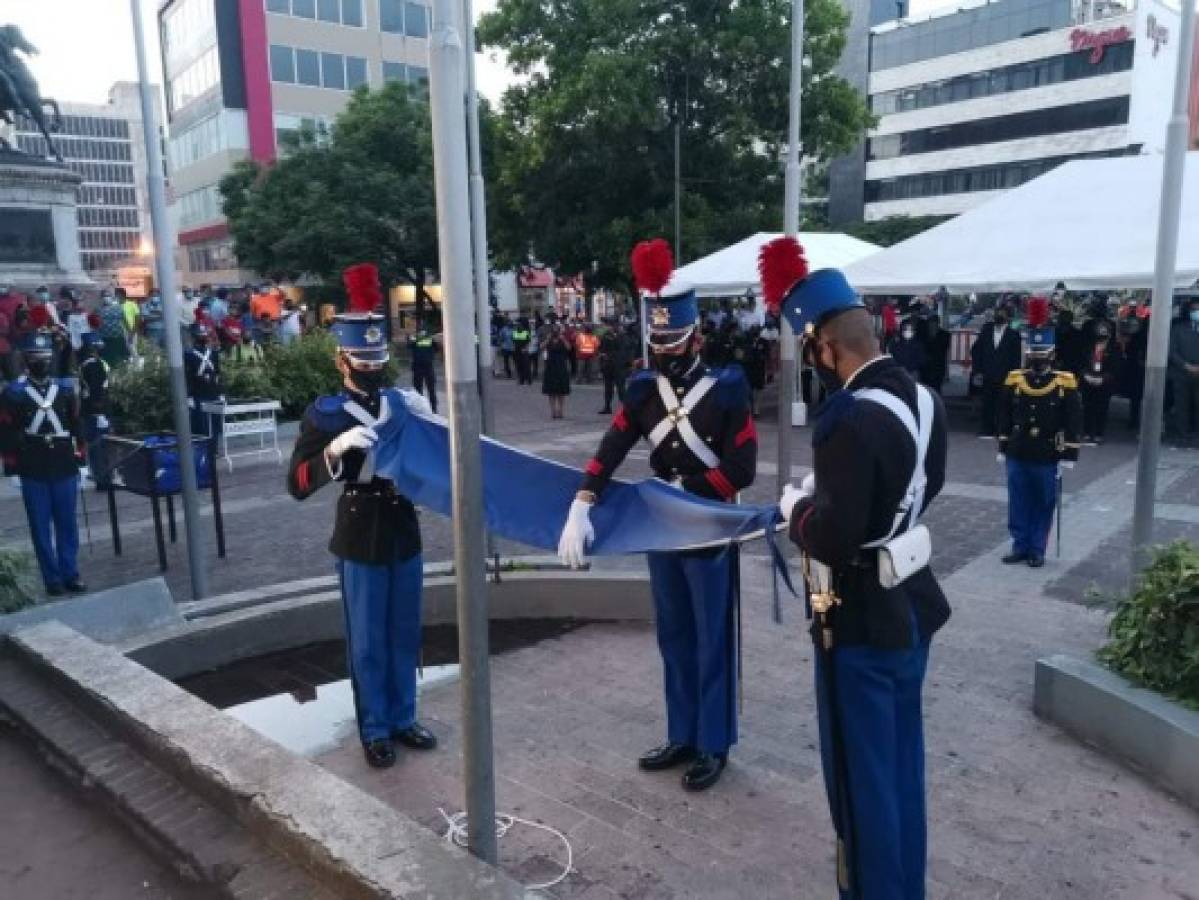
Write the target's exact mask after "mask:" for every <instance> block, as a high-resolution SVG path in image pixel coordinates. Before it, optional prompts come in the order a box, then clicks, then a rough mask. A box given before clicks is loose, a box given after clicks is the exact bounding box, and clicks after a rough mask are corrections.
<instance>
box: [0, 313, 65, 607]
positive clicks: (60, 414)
mask: <svg viewBox="0 0 1199 900" xmlns="http://www.w3.org/2000/svg"><path fill="white" fill-rule="evenodd" d="M20 349H21V355H22V356H23V357H24V359H25V367H26V370H27V373H26V374H25V375H23V376H21V377H20V378H18V379H17V380H16V381H14V382H12V383H10V384H9V385H8V388H7V390H6V391H5V392H4V395H3V399H2V400H0V426H3V427H0V433H3V434H4V436H5V441H4V443H5V447H4V452H5V454H6V455H7V456H8V457H9V460H10V462H15V467H16V473H17V475H19V476H20V478H21V497H22V499H23V500H24V501H25V513H26V515H28V517H29V534H30V537H31V538H32V540H33V550H34V553H35V554H36V555H37V563H38V568H39V569H40V570H41V573H42V581H43V582H44V583H45V586H46V593H48V594H50V595H51V596H57V595H59V594H61V593H62V592H63V590H64V589H65V590H67V591H70V592H71V593H76V594H80V593H83V592H85V591H86V590H87V585H85V584H84V583H83V582H82V581H80V580H79V566H78V556H79V525H78V523H77V522H76V521H75V506H76V502H77V500H78V497H79V459H78V457H77V455H76V441H77V439H78V438H79V420H78V416H77V412H76V410H77V405H76V400H75V393H74V391H73V390H72V389H71V388H70V387H69V386H68V384H67V383H66V382H65V381H60V380H58V379H55V378H53V377H52V375H51V371H52V366H53V361H54V353H55V350H54V335H53V333H52V332H51V331H50V329H38V330H37V331H31V332H29V333H27V334H25V335H23V336H22V338H21V344H20ZM9 470H10V471H11V470H12V466H11V465H10V466H9Z"/></svg>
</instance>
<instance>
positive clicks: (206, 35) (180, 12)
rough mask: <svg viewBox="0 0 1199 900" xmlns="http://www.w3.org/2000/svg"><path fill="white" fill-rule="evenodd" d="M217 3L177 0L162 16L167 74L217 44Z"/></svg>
mask: <svg viewBox="0 0 1199 900" xmlns="http://www.w3.org/2000/svg"><path fill="white" fill-rule="evenodd" d="M215 15H216V10H215V4H214V3H213V0H176V2H175V3H173V4H172V5H171V8H170V9H168V10H167V11H166V12H165V13H164V14H163V16H162V28H161V34H160V40H161V41H162V54H163V57H164V58H165V59H166V60H167V70H168V71H174V70H175V69H176V67H177V65H178V64H179V63H185V62H186V61H187V59H188V57H190V56H194V55H195V53H197V52H198V51H200V50H202V49H204V48H207V47H210V46H212V45H213V44H214V43H216V18H215Z"/></svg>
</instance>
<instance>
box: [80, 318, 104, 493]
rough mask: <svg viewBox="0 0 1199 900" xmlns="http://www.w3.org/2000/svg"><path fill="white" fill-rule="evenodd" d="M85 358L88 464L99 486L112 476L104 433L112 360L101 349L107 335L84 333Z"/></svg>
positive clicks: (83, 413) (84, 422) (82, 414)
mask: <svg viewBox="0 0 1199 900" xmlns="http://www.w3.org/2000/svg"><path fill="white" fill-rule="evenodd" d="M80 349H81V351H82V353H83V362H82V363H80V365H79V400H80V409H79V412H80V418H81V419H82V421H81V423H80V424H81V426H82V427H81V430H82V433H83V440H84V442H85V443H86V446H87V467H88V470H89V471H90V472H91V475H92V481H94V482H95V483H96V487H97V488H101V489H104V488H107V487H108V482H109V480H110V474H111V473H109V472H108V461H107V457H106V455H105V452H104V435H106V434H108V431H109V427H110V426H109V422H108V363H106V362H105V361H104V359H103V357H101V356H100V353H101V352H102V351H103V350H104V338H102V337H101V336H100V334H99V333H98V332H95V331H85V332H84V333H83V334H82V335H81V336H80Z"/></svg>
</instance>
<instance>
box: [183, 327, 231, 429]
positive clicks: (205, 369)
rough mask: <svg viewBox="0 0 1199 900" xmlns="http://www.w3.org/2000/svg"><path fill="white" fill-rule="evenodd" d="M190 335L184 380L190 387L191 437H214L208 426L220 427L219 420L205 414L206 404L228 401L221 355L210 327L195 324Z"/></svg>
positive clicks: (188, 401) (188, 402)
mask: <svg viewBox="0 0 1199 900" xmlns="http://www.w3.org/2000/svg"><path fill="white" fill-rule="evenodd" d="M188 331H189V333H190V334H191V346H190V347H188V349H187V352H186V353H184V354H183V377H184V380H185V381H186V383H187V406H188V409H189V410H191V423H192V434H193V435H196V436H209V437H211V436H212V435H211V431H212V427H211V426H210V425H209V422H210V421H211V422H213V423H217V422H219V421H220V419H219V418H217V417H215V416H209V415H208V413H206V412H204V404H205V403H216V402H224V399H225V389H224V386H223V385H222V384H221V351H220V349H219V348H218V347H217V342H216V340H215V339H214V336H213V333H212V329H211V328H210V327H209V326H208V325H207V324H205V323H203V322H196V323H194V324H193V325H192V326H191V328H189V329H188Z"/></svg>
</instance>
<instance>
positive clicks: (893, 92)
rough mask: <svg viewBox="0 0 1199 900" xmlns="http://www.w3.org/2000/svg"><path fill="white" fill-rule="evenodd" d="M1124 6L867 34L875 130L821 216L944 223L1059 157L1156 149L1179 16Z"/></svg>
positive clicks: (1000, 15) (982, 14)
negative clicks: (858, 165) (855, 176)
mask: <svg viewBox="0 0 1199 900" xmlns="http://www.w3.org/2000/svg"><path fill="white" fill-rule="evenodd" d="M1132 2H1133V0H1129V2H1128V4H1127V5H1126V4H1124V3H1122V2H1120V0H1092V2H1088V3H1079V2H1077V0H996V2H991V3H984V4H978V5H972V6H968V7H964V8H959V9H955V10H953V11H949V12H946V13H944V14H932V15H930V16H925V17H924V18H922V19H920V20H913V19H906V18H905V19H898V20H893V21H890V22H886V23H883V24H881V25H877V26H875V27H874V28H872V29H871V32H870V41H869V57H868V58H869V78H868V92H869V100H870V106H871V109H872V111H873V112H874V114H875V115H876V116H878V124H877V126H876V127H875V128H874V129H872V130H871V132H870V134H869V136H868V139H867V141H866V142H865V145H864V148H863V150H864V158H865V167H864V172H863V177H862V181H861V182H860V183H853V182H852V180H848V179H847V180H843V181H842V182H839V183H837V184H835V185H834V187H835V189H836V190H837V191H839V192H840V194H839V196H838V197H836V198H835V199H832V200H830V206H831V207H832V208H834V209H838V210H844V209H848V210H852V209H853V208H854V206H855V205H860V208H861V209H862V213H863V217H864V218H865V219H866V220H876V219H882V218H886V217H889V216H895V215H907V216H949V215H955V214H957V213H960V212H963V211H965V210H967V209H969V208H970V207H972V206H974V205H976V204H978V203H981V202H983V201H984V200H986V199H987V198H988V197H991V196H994V195H995V194H996V193H998V192H1001V191H1004V190H1008V189H1011V188H1013V187H1017V186H1018V185H1020V184H1023V183H1024V182H1026V181H1028V180H1030V179H1032V178H1035V177H1037V176H1038V175H1040V174H1043V173H1044V172H1046V171H1048V170H1049V169H1052V168H1053V167H1054V166H1057V165H1060V164H1061V163H1063V162H1066V161H1067V160H1071V159H1084V158H1087V157H1102V156H1114V155H1122V154H1135V153H1153V152H1160V151H1161V149H1162V144H1163V141H1164V135H1165V126H1166V120H1167V118H1168V116H1169V111H1170V95H1171V90H1172V85H1173V77H1174V70H1175V59H1176V53H1177V50H1178V44H1179V41H1178V25H1179V15H1178V11H1177V10H1176V9H1174V8H1172V7H1170V6H1169V5H1167V4H1166V3H1164V2H1162V0H1139V2H1137V3H1136V5H1135V6H1133V5H1132ZM1064 199H1065V198H1064Z"/></svg>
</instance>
